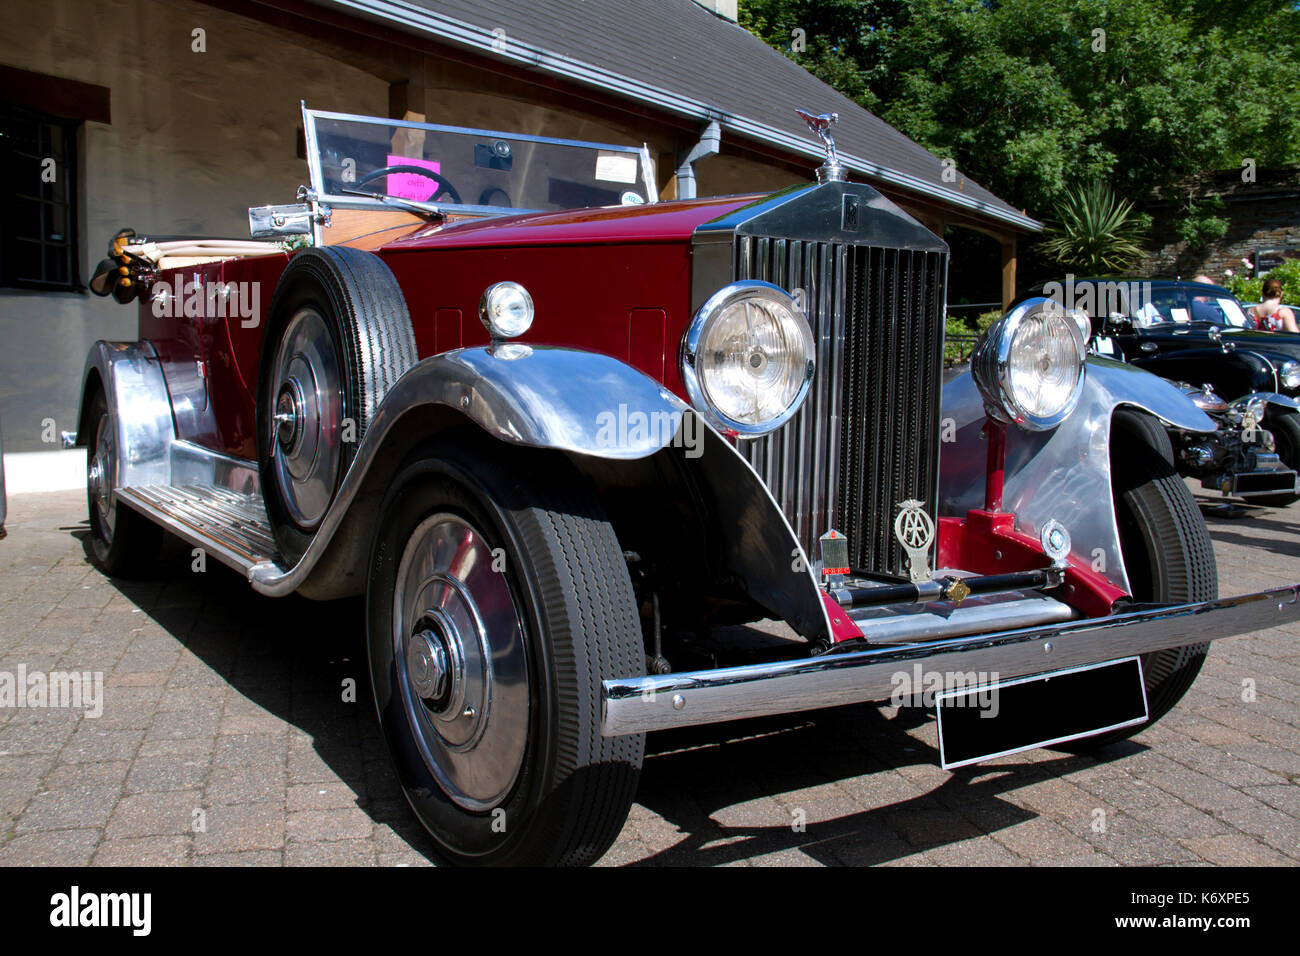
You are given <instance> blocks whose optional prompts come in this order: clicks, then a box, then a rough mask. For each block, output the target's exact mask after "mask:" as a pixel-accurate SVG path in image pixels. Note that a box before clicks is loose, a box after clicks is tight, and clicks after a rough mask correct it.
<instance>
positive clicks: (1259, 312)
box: [1246, 279, 1300, 332]
mask: <svg viewBox="0 0 1300 956" xmlns="http://www.w3.org/2000/svg"><path fill="white" fill-rule="evenodd" d="M1260 298H1261V299H1262V300H1263V301H1262V302H1260V304H1259V305H1256V306H1253V307H1251V309H1250V310H1249V311H1248V312H1247V313H1246V314H1247V315H1249V316H1250V317H1251V318H1252V319H1254V320H1255V328H1257V329H1259V330H1260V331H1262V332H1300V325H1296V321H1295V313H1294V312H1293V311H1291V309H1290V308H1288V307H1287V306H1285V305H1283V304H1282V283H1281V282H1279V281H1278V280H1277V279H1265V280H1264V292H1263V295H1261V296H1260Z"/></svg>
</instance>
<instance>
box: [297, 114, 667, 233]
mask: <svg viewBox="0 0 1300 956" xmlns="http://www.w3.org/2000/svg"><path fill="white" fill-rule="evenodd" d="M317 120H334V121H342V122H355V123H363V124H366V125H369V126H387V127H398V128H401V129H415V130H426V131H430V132H435V133H457V134H466V135H470V136H479V137H498V138H501V139H511V140H518V141H520V142H528V143H545V144H547V145H552V146H570V147H579V148H584V149H595V150H599V151H602V152H617V153H626V154H628V155H632V156H635V157H636V158H637V169H638V171H639V173H640V182H641V184H642V185H643V186H644V187H645V191H646V203H647V204H650V203H657V202H659V190H658V188H657V186H656V184H655V177H654V173H653V170H654V165H653V163H652V162H651V160H650V149H649V146H648V145H646V144H644V143H643V144H642V145H641V146H640V147H636V146H615V145H613V144H610V143H591V142H587V141H585V140H576V139H559V138H556V137H553V136H533V135H530V134H527V133H511V132H507V131H505V130H489V129H477V128H474V127H470V126H443V125H440V124H437V123H417V122H414V121H411V120H399V119H385V118H383V117H379V116H362V115H360V114H357V113H335V112H332V111H329V110H313V109H308V108H307V104H306V102H305V101H304V102H303V103H302V123H303V127H302V128H303V139H304V144H305V146H306V151H307V169H308V173H309V175H310V177H311V186H312V190H313V191H314V192H315V198H316V199H317V200H318V201H319V202H322V203H328V204H329V205H330V206H334V207H337V208H340V209H376V208H380V209H392V208H394V206H395V201H394V199H393V198H392V197H387V198H385V197H382V196H381V194H376V195H375V198H373V199H371V198H367V197H366V196H359V195H355V194H353V193H331V192H326V191H325V189H326V185H325V184H326V181H325V177H324V174H323V171H322V169H321V162H320V149H319V148H318V147H319V144H318V142H317V137H316V121H317ZM397 202H400V200H397ZM428 205H430V206H431V207H436V209H437V211H438V212H439V213H442V212H448V213H458V214H461V215H469V216H517V215H521V214H526V213H537V212H543V211H545V210H541V209H519V208H510V207H503V206H477V205H471V204H467V203H431V204H428Z"/></svg>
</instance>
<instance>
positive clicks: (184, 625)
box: [60, 525, 1142, 866]
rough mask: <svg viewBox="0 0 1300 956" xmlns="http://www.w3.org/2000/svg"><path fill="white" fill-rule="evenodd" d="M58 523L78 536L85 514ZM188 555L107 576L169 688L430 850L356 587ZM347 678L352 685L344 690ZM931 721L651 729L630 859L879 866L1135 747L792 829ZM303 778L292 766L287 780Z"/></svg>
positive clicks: (981, 827)
mask: <svg viewBox="0 0 1300 956" xmlns="http://www.w3.org/2000/svg"><path fill="white" fill-rule="evenodd" d="M60 530H64V531H66V532H68V533H70V534H71V535H72V536H74V537H76V538H78V539H79V540H81V541H82V543H83V545H84V544H85V541H86V539H87V532H86V528H85V526H84V525H81V526H78V527H74V528H63V529H60ZM193 560H194V559H193V555H192V552H191V550H190V547H189V545H187V544H185V543H183V542H181V541H179V540H178V539H175V538H172V537H170V536H169V537H168V538H167V539H166V541H165V544H164V547H163V552H162V555H161V556H160V560H159V562H158V565H157V567H156V569H155V570H154V573H153V574H152V575H151V576H150V577H149V578H147V579H142V580H123V579H113V582H112V583H113V585H114V587H115V588H116V589H117V590H118V592H119V593H120V594H121V595H122V596H123V597H125V598H126V599H127V600H129V601H130V602H131V603H132V604H133V605H134V606H136V607H138V608H140V609H141V611H143V612H144V613H145V614H147V615H148V616H149V617H150V618H151V619H152V620H153V621H155V622H156V623H157V624H158V625H159V626H161V627H162V628H163V629H164V630H165V631H166V632H167V633H168V634H170V635H171V636H172V637H173V638H174V639H175V640H176V641H177V643H178V644H180V645H182V646H184V647H185V648H186V649H187V650H188V651H190V652H191V653H192V654H193V655H194V656H195V657H196V658H197V659H198V660H199V661H201V662H202V663H203V664H204V665H206V668H194V667H193V666H192V665H191V666H188V667H182V668H179V669H178V672H177V674H176V675H173V678H172V681H173V683H172V686H178V685H177V681H179V682H180V683H179V686H191V685H192V686H195V687H196V688H200V687H203V686H213V685H214V684H218V683H221V682H224V683H226V684H228V685H229V686H230V688H232V689H233V690H234V691H235V692H236V693H237V694H239V695H241V696H242V697H244V698H246V699H247V700H248V701H251V702H252V703H253V704H255V705H257V707H259V708H261V709H262V710H264V711H265V712H266V713H268V714H271V715H273V716H274V717H276V718H278V719H280V720H281V721H284V722H285V723H287V724H289V725H291V726H292V727H294V728H296V729H297V730H298V731H300V732H301V734H302V735H303V736H304V737H305V738H306V739H308V740H310V748H311V750H312V751H313V752H314V754H315V757H316V758H317V759H318V760H319V762H320V764H323V765H324V766H325V767H328V769H329V771H330V772H331V773H332V774H334V775H336V776H337V777H338V778H339V779H340V780H342V781H343V782H344V783H346V784H347V785H348V786H349V787H350V788H351V789H352V791H353V792H354V794H355V796H356V804H357V806H358V807H359V808H360V809H362V810H363V811H364V812H365V813H367V814H368V815H369V817H370V818H371V820H372V821H373V822H375V823H377V824H380V825H383V826H386V827H389V828H391V830H392V831H393V832H394V833H395V834H396V835H397V836H398V837H400V838H401V839H402V840H404V841H405V842H406V844H407V845H408V846H409V847H410V848H411V849H413V850H414V851H416V852H418V853H420V854H422V855H424V856H425V857H427V858H429V859H431V860H436V854H435V851H434V846H433V843H432V841H431V840H430V839H429V837H428V836H427V834H425V832H424V830H423V829H422V828H421V827H420V825H419V824H418V823H417V822H416V821H415V818H414V816H413V815H412V813H411V811H410V810H409V808H408V807H407V805H406V802H405V799H404V797H403V796H402V793H401V789H400V787H399V786H398V784H397V780H396V778H395V776H394V774H393V772H392V770H391V767H390V765H389V761H388V754H387V750H386V748H385V745H384V743H383V740H382V738H381V735H380V731H379V727H378V723H377V721H376V718H375V714H374V709H373V702H372V697H371V691H370V682H369V677H368V673H367V664H366V656H365V653H366V652H365V639H364V634H365V621H364V602H363V601H362V599H360V598H347V599H342V600H337V601H327V602H320V601H309V600H307V599H305V598H301V597H298V596H296V595H295V596H291V597H287V598H278V599H272V598H267V597H263V596H262V595H259V594H257V593H255V592H254V591H252V590H251V588H250V587H249V585H248V584H247V582H246V581H245V580H244V579H243V577H242V576H240V575H239V574H237V573H235V572H233V571H231V570H229V569H228V568H225V567H224V566H221V565H218V564H217V563H216V562H215V561H211V562H209V563H208V564H207V566H206V570H204V571H203V572H202V573H196V572H195V571H194V570H192V567H193ZM349 682H354V683H352V685H351V686H352V687H354V688H355V693H354V694H347V693H345V690H346V689H347V687H348V686H349ZM240 709H241V711H244V712H246V711H247V707H246V706H241V708H240ZM932 719H933V718H932V716H931V715H930V714H929V713H928V712H927V711H924V710H918V709H913V708H903V709H897V710H895V709H892V708H885V709H882V708H880V707H877V706H874V705H855V706H851V707H841V708H836V709H833V710H827V711H820V712H816V713H812V714H798V715H787V716H782V717H774V718H762V719H755V720H746V721H736V722H732V723H728V724H719V725H712V726H706V727H694V728H687V729H684V730H678V731H666V732H661V733H657V734H652V735H650V737H649V739H648V741H647V759H646V762H645V768H644V770H643V772H642V776H641V783H640V787H639V790H638V793H637V803H638V804H640V805H641V807H643V808H645V810H649V811H651V812H652V813H654V814H657V815H658V816H659V817H661V818H663V820H664V821H665V822H666V824H667V825H668V826H671V827H673V828H675V829H676V830H677V831H678V832H679V833H680V838H676V837H673V838H672V839H673V840H674V841H675V842H673V844H672V845H671V846H670V847H668V848H667V849H663V850H661V851H658V852H654V853H652V855H651V856H649V857H648V858H645V859H641V860H637V861H635V862H634V863H633V864H632V865H672V866H708V865H717V864H722V863H730V862H737V861H740V860H744V859H749V858H753V857H757V856H760V855H763V854H768V853H773V852H778V851H781V850H788V849H794V848H797V849H799V850H800V851H802V852H803V853H805V854H807V855H809V856H810V857H812V858H813V859H815V860H817V861H819V862H823V863H826V864H831V865H838V864H840V863H844V862H852V863H854V864H870V863H883V862H887V861H889V860H891V859H896V858H898V857H901V856H905V855H910V854H912V853H916V852H919V851H921V850H924V849H932V848H934V847H936V846H941V845H943V844H947V843H957V842H961V841H963V840H967V839H970V838H972V837H978V836H981V835H984V834H987V833H990V832H995V831H996V830H999V829H1002V828H1004V827H1009V826H1014V825H1015V824H1017V823H1020V822H1023V821H1025V820H1027V819H1031V818H1033V817H1034V816H1036V814H1035V813H1034V812H1033V811H1030V810H1026V809H1024V808H1022V807H1019V806H1016V805H1015V804H1013V803H1010V802H1008V801H1005V800H1003V799H1001V797H1000V795H1001V794H1003V793H1006V792H1008V791H1010V790H1015V789H1017V788H1019V787H1023V786H1028V785H1030V784H1032V783H1036V782H1040V781H1042V780H1045V779H1048V778H1049V777H1055V776H1063V775H1067V774H1069V773H1070V772H1072V771H1073V770H1076V769H1079V768H1083V767H1088V766H1093V765H1095V764H1096V763H1097V762H1098V760H1099V759H1100V760H1102V761H1105V760H1109V759H1119V758H1121V757H1123V756H1125V755H1126V754H1128V753H1131V752H1133V751H1134V749H1142V748H1141V747H1140V745H1136V744H1132V743H1123V744H1118V745H1114V746H1112V747H1110V748H1107V749H1106V750H1105V751H1103V752H1101V753H1100V754H1098V755H1096V756H1093V757H1076V756H1068V755H1061V756H1060V757H1059V758H1055V759H1049V760H1046V761H1044V760H1037V761H1026V762H1015V761H1014V759H1013V758H1012V760H1011V762H1009V763H1008V762H1007V760H1008V758H1004V759H1003V761H1002V762H1001V763H1000V764H999V765H998V766H995V767H983V768H978V767H976V768H963V769H959V770H957V771H955V772H953V773H952V774H950V775H948V776H947V777H946V779H944V780H943V781H942V782H940V783H938V784H937V786H936V785H933V784H929V785H923V786H921V787H920V789H922V790H925V787H926V786H929V787H930V789H928V790H926V792H923V793H920V794H917V793H916V792H915V791H916V789H917V787H912V788H911V792H910V793H909V795H908V796H906V797H903V798H900V799H898V800H894V801H886V802H884V803H880V802H879V800H878V799H876V798H875V797H869V799H870V800H871V801H872V802H875V803H877V804H878V805H876V806H874V807H873V808H872V809H867V810H852V809H850V810H848V812H844V813H841V814H839V815H832V816H831V818H830V819H824V815H823V816H817V813H816V807H815V806H813V807H811V808H810V819H815V822H810V823H808V825H807V826H806V827H805V828H804V829H802V830H800V829H798V828H796V827H793V826H792V825H791V814H792V813H793V811H794V810H796V809H798V808H799V807H800V806H801V804H802V803H804V802H807V798H809V797H812V798H814V800H815V798H816V797H817V793H819V792H820V791H819V790H815V789H810V788H824V787H825V785H827V784H833V783H837V782H849V783H850V784H851V786H850V788H849V789H850V791H851V790H852V789H853V788H858V789H861V790H862V791H864V792H866V793H868V794H871V793H874V792H875V788H876V784H877V783H878V782H880V781H881V780H883V779H884V778H885V777H886V776H888V777H891V778H892V777H894V776H895V775H894V771H896V770H898V769H899V768H907V767H911V766H920V765H928V766H930V767H936V765H937V763H938V755H937V753H936V752H935V751H934V749H933V748H932V747H930V746H928V745H926V744H924V743H923V742H921V741H918V740H917V739H916V738H915V737H914V736H912V735H910V734H909V733H908V731H909V730H911V729H913V728H915V727H917V726H919V725H921V724H922V723H924V722H927V721H930V720H932ZM292 763H293V753H292V750H291V752H290V764H291V766H292ZM252 772H256V770H255V769H253V770H252ZM318 779H321V778H320V777H313V778H312V780H313V781H314V780H318ZM297 782H299V781H298V780H295V779H294V775H293V772H292V770H291V771H290V777H289V780H288V783H289V784H290V785H292V784H294V783H297ZM890 783H891V785H896V784H897V783H899V781H898V780H891V781H890ZM877 796H878V794H877ZM763 797H770V798H773V800H775V801H776V803H767V804H765V809H764V810H763V811H760V814H759V818H758V819H756V820H755V822H754V823H753V824H749V823H734V824H733V823H727V822H725V821H728V820H729V819H730V818H731V817H732V816H733V815H734V813H735V811H736V808H742V805H744V804H747V803H750V802H751V801H757V800H759V799H760V798H763ZM640 812H644V811H640ZM741 812H743V808H742V810H741ZM719 820H721V821H724V822H719ZM900 834H901V835H902V839H900ZM905 841H910V842H905Z"/></svg>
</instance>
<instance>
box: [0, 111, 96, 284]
mask: <svg viewBox="0 0 1300 956" xmlns="http://www.w3.org/2000/svg"><path fill="white" fill-rule="evenodd" d="M0 115H2V116H3V118H4V120H5V121H6V122H13V121H16V122H17V123H24V122H26V123H32V124H34V125H35V128H36V142H35V143H34V144H32V143H31V142H30V141H26V142H23V143H17V144H11V143H5V144H3V145H0V169H2V170H4V178H5V180H7V182H6V183H5V188H4V192H3V195H4V197H5V199H7V201H8V203H9V204H16V203H18V202H33V203H35V204H37V206H38V207H39V208H40V216H39V220H38V221H39V231H38V232H37V233H36V234H35V235H32V234H30V233H27V232H21V231H19V230H18V229H17V228H16V227H17V223H16V221H15V219H14V217H12V216H6V217H5V218H4V221H3V222H2V223H0V288H4V289H18V290H27V291H36V292H84V291H85V288H86V286H85V284H84V283H83V282H82V279H81V215H80V211H81V209H80V189H79V185H80V177H81V166H80V139H81V129H82V125H83V124H82V121H81V120H78V119H70V118H67V117H63V116H56V115H54V114H52V113H48V112H46V111H44V110H40V109H36V108H33V107H29V106H23V105H19V104H13V103H0ZM56 129H57V130H58V131H59V133H60V134H61V137H62V140H63V142H62V152H63V156H62V162H61V164H60V165H59V166H58V167H56V170H55V180H54V183H44V182H42V181H41V179H40V176H41V161H42V160H43V159H44V158H46V157H48V156H51V155H53V153H54V150H53V148H52V146H53V144H52V139H53V136H54V131H55V130H56ZM31 149H34V151H35V152H34V153H31V152H28V151H27V150H31ZM42 154H43V155H42ZM28 164H30V165H31V172H30V176H29V175H28V171H27V169H26V168H24V167H26V166H27V165H28ZM25 186H34V187H35V188H34V189H32V190H31V191H30V192H29V191H27V190H26V189H25V188H24V187H25ZM54 206H62V207H63V219H62V225H63V227H64V228H63V230H62V233H63V236H64V238H63V239H62V240H52V239H51V238H50V234H51V233H50V232H48V231H47V227H48V226H49V224H50V223H49V216H48V215H47V211H48V210H49V208H50V207H54ZM11 208H12V207H11ZM20 243H29V244H35V245H38V246H39V247H40V248H41V253H40V275H39V276H34V275H30V274H26V275H24V274H20V273H19V272H18V271H17V267H16V263H17V260H18V256H17V255H16V251H17V250H18V248H19V247H20V246H19V244H20ZM58 247H62V256H63V266H64V269H65V270H66V278H64V279H52V278H49V277H48V273H47V269H48V265H49V263H48V260H47V255H48V250H49V249H50V248H58Z"/></svg>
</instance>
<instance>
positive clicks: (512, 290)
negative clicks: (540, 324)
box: [478, 279, 537, 340]
mask: <svg viewBox="0 0 1300 956" xmlns="http://www.w3.org/2000/svg"><path fill="white" fill-rule="evenodd" d="M508 295H514V296H517V297H518V301H519V302H520V304H521V305H522V306H523V307H524V310H525V313H526V317H525V319H524V321H523V323H522V325H521V326H517V327H511V326H508V325H506V324H504V323H503V322H502V321H501V319H500V316H499V314H498V308H499V306H500V303H501V300H502V299H503V298H505V297H506V296H508ZM536 314H537V313H536V307H535V306H534V305H533V296H532V293H531V292H529V291H528V289H527V288H526V287H525V286H524V285H523V284H522V283H519V282H515V281H513V280H509V279H507V280H505V281H503V282H494V283H492V284H491V285H490V286H488V287H487V288H486V289H484V290H483V295H482V296H481V297H480V298H479V302H478V318H479V321H480V322H482V323H483V328H485V329H487V330H488V334H489V335H490V336H492V338H493V339H494V340H496V339H501V340H505V339H515V338H518V337H519V336H521V335H523V334H524V333H525V332H527V331H528V330H529V329H531V328H532V327H533V319H534V318H535V317H536Z"/></svg>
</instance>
